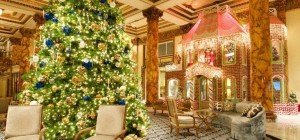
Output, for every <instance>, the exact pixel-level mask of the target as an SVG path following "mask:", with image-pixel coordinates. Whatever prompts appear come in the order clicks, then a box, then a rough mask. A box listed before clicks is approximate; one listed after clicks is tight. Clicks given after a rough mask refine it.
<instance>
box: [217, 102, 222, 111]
mask: <svg viewBox="0 0 300 140" xmlns="http://www.w3.org/2000/svg"><path fill="white" fill-rule="evenodd" d="M216 109H217V111H222V109H223V104H222V103H221V102H217V104H216Z"/></svg>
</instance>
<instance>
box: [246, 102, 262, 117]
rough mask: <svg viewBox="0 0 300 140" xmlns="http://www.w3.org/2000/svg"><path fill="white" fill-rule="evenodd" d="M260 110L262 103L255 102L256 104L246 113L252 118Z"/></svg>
mask: <svg viewBox="0 0 300 140" xmlns="http://www.w3.org/2000/svg"><path fill="white" fill-rule="evenodd" d="M260 111H262V105H261V104H256V105H254V106H252V108H251V110H250V111H249V112H248V113H247V117H248V118H253V117H254V116H256V114H257V113H258V112H260Z"/></svg>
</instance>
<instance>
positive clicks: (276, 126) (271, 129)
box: [148, 107, 300, 140]
mask: <svg viewBox="0 0 300 140" xmlns="http://www.w3.org/2000/svg"><path fill="white" fill-rule="evenodd" d="M148 111H149V112H150V113H153V109H152V108H151V107H148ZM157 113H158V114H159V113H161V111H160V110H159V111H158V112H157ZM164 113H165V114H167V111H166V110H165V111H164ZM266 129H267V134H269V135H271V136H274V137H276V138H279V139H281V140H299V139H300V114H298V115H278V116H277V120H276V122H272V121H267V124H266Z"/></svg>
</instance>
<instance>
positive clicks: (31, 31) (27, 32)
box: [19, 28, 36, 37]
mask: <svg viewBox="0 0 300 140" xmlns="http://www.w3.org/2000/svg"><path fill="white" fill-rule="evenodd" d="M19 31H20V33H21V34H22V36H23V37H34V34H35V33H36V30H35V29H27V28H20V29H19Z"/></svg>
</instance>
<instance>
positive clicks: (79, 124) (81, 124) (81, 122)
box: [76, 121, 85, 127]
mask: <svg viewBox="0 0 300 140" xmlns="http://www.w3.org/2000/svg"><path fill="white" fill-rule="evenodd" d="M76 125H77V126H78V127H84V125H85V122H84V121H79V122H77V123H76Z"/></svg>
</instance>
